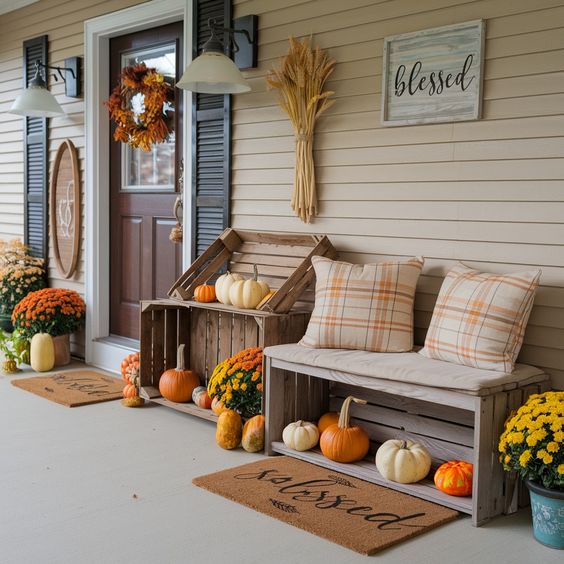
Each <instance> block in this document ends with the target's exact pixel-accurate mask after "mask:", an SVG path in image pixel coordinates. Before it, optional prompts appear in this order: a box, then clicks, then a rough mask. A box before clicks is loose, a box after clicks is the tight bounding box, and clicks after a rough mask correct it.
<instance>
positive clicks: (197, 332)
mask: <svg viewBox="0 0 564 564" xmlns="http://www.w3.org/2000/svg"><path fill="white" fill-rule="evenodd" d="M309 316H310V313H309V312H307V311H292V312H290V313H288V314H275V313H270V312H266V311H257V310H237V309H235V308H233V307H231V306H224V305H222V304H219V303H210V304H202V303H198V302H178V301H176V300H156V301H143V302H141V374H140V388H141V391H140V393H141V395H142V396H143V397H144V398H146V399H148V400H151V401H153V402H156V403H159V404H162V405H166V406H168V407H171V408H174V409H176V410H178V411H183V412H185V413H190V414H192V415H196V416H198V417H202V418H203V419H208V420H210V421H215V420H217V416H216V415H215V414H214V413H213V412H212V411H211V410H209V409H201V408H199V407H197V406H196V405H194V404H193V403H175V402H171V401H169V400H166V399H165V398H163V397H162V396H161V394H160V392H159V380H160V377H161V374H162V373H163V372H164V371H165V370H167V369H169V368H174V367H175V366H176V350H177V348H178V345H180V344H184V345H185V353H186V354H185V356H186V366H187V367H189V368H191V369H192V370H194V371H195V372H196V373H197V374H198V375H199V376H200V380H201V383H202V385H206V384H207V382H208V379H209V377H210V376H211V374H212V372H213V370H214V368H215V367H216V365H217V364H218V363H220V362H222V361H223V360H225V359H226V358H228V357H229V356H232V355H233V354H236V353H237V352H239V351H240V350H243V349H245V348H248V347H257V346H260V347H266V346H269V345H275V344H284V343H291V342H296V341H298V340H299V339H301V337H302V336H303V334H304V333H305V329H306V326H307V322H308V321H309Z"/></svg>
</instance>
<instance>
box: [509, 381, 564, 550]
mask: <svg viewBox="0 0 564 564" xmlns="http://www.w3.org/2000/svg"><path fill="white" fill-rule="evenodd" d="M499 452H500V461H501V462H502V463H503V467H504V469H505V470H507V471H508V472H516V473H517V474H519V475H520V476H521V478H523V479H524V480H525V483H526V485H527V487H528V489H529V493H530V494H531V509H532V514H533V533H534V536H535V538H536V539H537V540H538V541H539V542H541V543H542V544H545V545H547V546H550V547H552V548H560V549H563V548H564V392H546V393H544V394H540V395H539V394H534V395H532V396H530V397H529V399H528V400H527V402H526V403H525V405H523V406H521V407H520V408H519V410H518V411H517V412H516V413H514V414H512V415H511V416H510V417H509V419H508V420H507V421H506V423H505V431H504V432H503V434H502V435H501V437H500V440H499Z"/></svg>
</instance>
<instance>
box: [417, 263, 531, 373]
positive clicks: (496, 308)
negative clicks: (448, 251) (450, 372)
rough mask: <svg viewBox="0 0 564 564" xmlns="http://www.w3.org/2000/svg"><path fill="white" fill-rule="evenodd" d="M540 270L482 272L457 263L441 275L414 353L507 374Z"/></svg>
mask: <svg viewBox="0 0 564 564" xmlns="http://www.w3.org/2000/svg"><path fill="white" fill-rule="evenodd" d="M540 275H541V272H540V270H532V271H528V272H517V273H515V274H505V275H500V274H486V273H484V272H478V271H477V270H472V269H471V268H468V267H466V266H464V265H463V264H459V265H457V266H455V267H454V268H452V270H451V271H450V272H449V273H448V274H447V276H446V278H445V280H444V282H443V285H442V286H441V290H440V292H439V296H438V298H437V303H436V305H435V309H434V311H433V317H432V319H431V324H430V326H429V330H428V331H427V338H426V339H425V347H424V348H423V349H421V350H420V351H419V352H420V354H422V355H424V356H426V357H428V358H435V359H437V360H445V361H447V362H454V363H456V364H463V365H465V366H473V367H475V368H485V369H487V370H497V371H499V372H513V367H514V365H515V361H516V359H517V355H518V354H519V351H520V350H521V345H522V344H523V336H524V334H525V327H526V326H527V321H528V319H529V315H530V313H531V308H532V306H533V299H534V297H535V291H536V289H537V286H538V284H539V278H540Z"/></svg>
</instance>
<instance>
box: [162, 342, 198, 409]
mask: <svg viewBox="0 0 564 564" xmlns="http://www.w3.org/2000/svg"><path fill="white" fill-rule="evenodd" d="M199 385H200V379H199V378H198V375H197V374H196V373H195V372H192V370H186V368H185V365H184V345H180V346H179V347H178V352H177V358H176V368H171V369H170V370H166V371H165V372H163V374H162V376H161V379H160V380H159V391H160V392H161V395H162V396H163V397H164V398H165V399H167V400H170V401H175V402H178V403H180V402H187V401H190V400H191V399H192V392H193V391H194V388H197V387H198V386H199Z"/></svg>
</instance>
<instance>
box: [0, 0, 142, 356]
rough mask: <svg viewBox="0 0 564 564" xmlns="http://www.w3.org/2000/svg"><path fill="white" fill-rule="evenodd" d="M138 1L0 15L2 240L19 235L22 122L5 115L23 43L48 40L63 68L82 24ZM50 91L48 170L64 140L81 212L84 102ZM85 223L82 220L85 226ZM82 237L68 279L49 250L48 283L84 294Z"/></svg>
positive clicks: (76, 49) (56, 2)
mask: <svg viewBox="0 0 564 564" xmlns="http://www.w3.org/2000/svg"><path fill="white" fill-rule="evenodd" d="M140 3H142V2H140V1H139V0H107V1H105V2H104V1H100V0H40V2H37V3H35V4H32V5H30V6H27V7H25V8H22V9H20V10H16V11H14V12H10V13H7V14H4V15H2V16H0V238H1V239H13V238H14V237H20V238H21V237H23V231H24V216H23V211H24V210H23V198H24V191H23V183H24V164H23V119H22V118H21V117H19V116H16V115H13V114H10V113H8V110H9V109H10V107H11V105H12V103H13V101H14V99H15V98H16V96H18V94H19V93H20V92H21V89H22V75H23V70H22V44H23V41H24V40H26V39H29V38H32V37H36V36H39V35H44V34H47V35H48V36H49V58H48V60H49V64H50V65H61V66H62V65H63V63H64V59H65V58H67V57H75V56H79V57H83V56H84V21H85V20H87V19H90V18H94V17H96V16H101V15H103V14H106V13H109V12H115V11H117V10H121V9H123V8H127V7H129V6H133V5H135V4H140ZM50 89H51V92H52V93H53V95H54V96H55V97H56V98H57V100H58V101H59V103H60V104H61V106H62V108H63V110H64V111H65V115H64V116H61V117H57V118H53V119H50V120H49V145H48V147H49V170H50V171H51V169H52V167H53V163H54V160H55V154H56V152H57V149H58V147H59V145H60V144H61V142H62V141H63V140H64V139H70V140H71V141H72V142H73V144H74V145H75V146H76V148H77V150H78V156H79V163H80V173H81V194H82V196H81V198H82V209H84V193H83V188H84V98H83V97H82V98H67V97H66V96H65V87H64V84H63V83H62V82H61V81H59V82H55V81H54V80H53V79H52V78H51V80H50ZM83 225H84V222H83ZM84 264H85V254H84V238H83V237H82V236H81V243H80V251H79V261H78V264H77V268H76V272H75V273H74V275H73V276H72V277H71V278H70V279H68V280H67V279H63V278H62V277H61V275H60V273H59V272H58V270H57V267H56V265H55V261H54V255H53V249H52V247H51V246H50V247H49V267H48V276H49V283H50V285H51V286H54V287H65V288H71V289H73V290H76V291H77V292H80V293H81V294H82V293H84ZM73 353H74V354H76V355H78V356H84V337H83V335H82V334H78V335H76V337H75V340H74V342H73Z"/></svg>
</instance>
